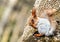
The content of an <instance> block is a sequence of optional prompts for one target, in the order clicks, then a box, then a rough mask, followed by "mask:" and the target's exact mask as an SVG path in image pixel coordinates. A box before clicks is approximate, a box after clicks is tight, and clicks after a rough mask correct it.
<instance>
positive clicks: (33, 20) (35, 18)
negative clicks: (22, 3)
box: [29, 7, 57, 36]
mask: <svg viewBox="0 0 60 42" xmlns="http://www.w3.org/2000/svg"><path fill="white" fill-rule="evenodd" d="M56 11H57V10H56V9H46V10H44V11H43V13H41V15H40V17H38V16H37V14H36V8H35V7H33V9H32V17H31V19H30V21H29V25H30V26H32V27H33V28H35V29H37V27H36V25H37V22H38V19H39V18H47V17H48V19H49V21H50V24H51V27H52V28H54V29H56V25H57V23H56V20H55V19H54V17H53V15H54V13H55V12H56ZM44 15H46V16H44ZM35 36H42V34H35Z"/></svg>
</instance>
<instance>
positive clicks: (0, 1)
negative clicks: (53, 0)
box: [0, 0, 60, 42]
mask: <svg viewBox="0 0 60 42" xmlns="http://www.w3.org/2000/svg"><path fill="white" fill-rule="evenodd" d="M34 3H35V0H0V42H17V41H18V39H19V38H20V36H21V35H22V33H23V30H24V27H25V24H26V21H27V18H28V17H29V16H30V15H31V14H30V13H31V9H32V7H33V5H34ZM43 3H44V1H43ZM57 8H58V6H57ZM57 14H58V15H56V16H55V18H56V20H58V21H60V18H59V17H60V15H59V14H60V11H58V12H57ZM26 42H37V41H36V40H34V38H32V37H31V38H30V39H29V40H27V41H26Z"/></svg>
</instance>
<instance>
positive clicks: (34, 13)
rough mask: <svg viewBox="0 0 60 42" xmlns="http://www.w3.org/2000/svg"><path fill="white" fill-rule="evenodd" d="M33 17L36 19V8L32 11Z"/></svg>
mask: <svg viewBox="0 0 60 42" xmlns="http://www.w3.org/2000/svg"><path fill="white" fill-rule="evenodd" d="M32 16H33V17H34V18H35V17H36V8H35V7H33V9H32Z"/></svg>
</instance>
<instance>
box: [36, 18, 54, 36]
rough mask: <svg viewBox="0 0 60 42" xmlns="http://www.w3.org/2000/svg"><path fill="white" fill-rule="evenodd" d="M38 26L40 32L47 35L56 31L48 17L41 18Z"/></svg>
mask: <svg viewBox="0 0 60 42" xmlns="http://www.w3.org/2000/svg"><path fill="white" fill-rule="evenodd" d="M36 27H37V29H38V32H39V33H40V34H45V35H46V36H49V35H52V34H53V31H54V29H53V28H51V24H50V22H49V20H48V19H46V18H39V20H38V23H37V26H36Z"/></svg>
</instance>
